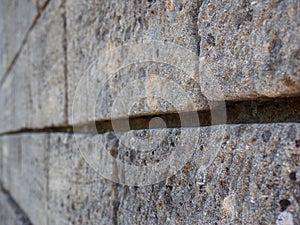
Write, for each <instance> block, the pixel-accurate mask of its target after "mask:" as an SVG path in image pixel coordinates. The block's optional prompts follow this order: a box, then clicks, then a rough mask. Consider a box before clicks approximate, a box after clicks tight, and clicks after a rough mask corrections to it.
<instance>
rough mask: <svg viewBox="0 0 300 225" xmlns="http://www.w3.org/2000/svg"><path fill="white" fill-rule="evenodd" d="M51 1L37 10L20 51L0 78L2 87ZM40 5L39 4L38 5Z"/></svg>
mask: <svg viewBox="0 0 300 225" xmlns="http://www.w3.org/2000/svg"><path fill="white" fill-rule="evenodd" d="M49 2H50V0H47V1H46V2H45V3H44V5H42V6H41V7H40V8H39V9H38V11H37V14H36V15H35V17H34V19H33V21H32V23H31V25H30V27H29V29H28V31H27V32H26V34H25V36H24V38H23V41H22V42H21V46H20V48H19V49H18V51H17V52H16V54H15V56H14V57H13V59H12V61H11V62H10V64H9V66H8V67H7V69H6V72H5V73H4V76H3V77H2V79H1V80H0V88H1V87H2V85H3V84H4V82H5V80H6V79H7V77H8V75H9V73H10V72H11V70H12V68H13V66H14V65H15V63H16V61H17V60H18V58H19V56H20V54H21V53H22V51H23V48H24V46H25V44H26V42H27V40H28V37H29V35H30V33H31V31H32V30H33V28H34V27H35V25H36V24H37V22H38V20H39V18H40V17H41V15H42V13H43V11H44V10H45V9H46V8H47V6H48V5H49ZM37 7H38V6H37Z"/></svg>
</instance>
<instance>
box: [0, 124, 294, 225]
mask: <svg viewBox="0 0 300 225" xmlns="http://www.w3.org/2000/svg"><path fill="white" fill-rule="evenodd" d="M225 128H226V134H225V136H223V137H222V136H221V135H220V134H219V133H218V132H215V133H214V132H213V131H214V130H212V129H215V128H214V127H210V128H190V133H191V134H193V133H195V129H200V130H201V131H200V136H199V142H198V144H197V146H196V147H195V149H194V151H195V152H194V155H193V157H192V158H191V160H190V161H189V162H188V163H187V164H186V165H185V166H184V167H183V168H182V169H181V170H180V171H179V172H178V173H177V174H176V175H174V176H172V177H170V178H169V179H167V180H166V181H163V182H160V183H158V184H154V185H151V186H144V187H143V186H142V187H128V186H123V185H117V184H113V183H112V182H110V181H107V180H105V179H103V178H100V177H99V176H98V175H97V174H96V173H95V172H94V171H93V169H92V168H91V167H89V166H88V164H87V163H86V161H85V160H84V159H83V158H82V157H81V156H80V152H79V151H78V149H77V147H80V148H81V151H82V150H84V149H82V148H86V149H87V150H93V147H95V146H97V145H96V144H97V140H98V142H100V145H101V146H104V150H105V151H109V152H110V154H111V156H112V157H116V158H119V159H120V160H122V159H125V158H124V157H127V161H125V162H126V163H143V162H144V163H145V162H146V163H155V162H156V153H155V154H154V156H153V157H152V158H151V157H150V158H139V157H135V156H137V154H134V155H132V153H129V154H128V153H126V148H124V147H122V146H121V145H120V146H119V147H117V148H116V149H114V150H112V147H116V146H115V144H116V142H117V139H116V136H115V135H109V134H100V135H99V137H98V139H97V138H96V139H93V140H94V142H89V141H90V140H92V139H89V135H88V134H85V135H84V134H82V136H81V138H79V139H76V141H75V140H74V139H73V138H72V137H71V136H70V135H64V134H50V135H47V134H43V135H37V134H28V135H25V134H24V135H16V136H6V137H1V141H2V145H1V151H2V154H3V153H4V154H3V155H4V156H3V159H4V165H3V166H4V167H3V172H4V177H3V178H2V182H3V183H4V186H5V187H6V188H7V190H9V191H11V193H12V196H13V197H14V198H15V199H16V201H17V202H18V203H19V204H20V205H21V207H22V208H23V209H24V211H25V212H26V213H27V214H28V216H29V218H30V219H31V220H32V222H33V223H34V224H43V223H36V222H35V221H38V220H37V218H34V217H33V215H35V212H34V210H31V209H30V208H28V207H26V205H27V204H28V202H32V200H33V199H34V200H36V201H40V202H36V203H35V204H34V205H36V206H39V210H42V209H44V208H45V207H46V206H47V207H46V208H47V213H46V214H44V215H47V216H48V219H49V221H51V224H69V223H74V224H85V223H90V224H94V223H96V224H107V223H115V224H116V223H119V224H139V223H140V224H161V223H166V224H215V223H217V224H276V221H277V222H278V221H279V219H280V218H282V216H283V215H282V211H285V212H287V214H288V215H289V217H290V219H292V221H293V222H294V224H298V223H299V221H300V218H299V215H300V213H299V212H300V205H299V204H300V195H299V193H300V192H299V190H300V183H299V176H300V167H299V163H300V148H299V146H300V132H299V131H300V129H299V124H297V123H282V124H253V125H234V126H225ZM210 131H212V133H210ZM132 132H133V133H135V134H136V135H139V134H143V132H144V131H132ZM157 132H159V131H157ZM172 135H177V133H176V129H173V130H172V132H170V136H172ZM140 137H143V136H140ZM174 137H175V136H174ZM144 138H145V139H147V138H148V137H147V135H146V136H144ZM169 138H171V139H172V137H169ZM184 138H185V139H187V140H188V138H189V136H187V137H184ZM171 139H170V140H171ZM211 139H212V140H213V143H215V145H217V146H218V145H219V146H220V148H218V149H217V151H213V149H211V148H208V146H209V145H208V143H209V142H208V141H209V140H211ZM175 144H176V143H175ZM173 145H174V142H173V144H172V142H162V146H161V147H160V148H159V149H157V150H156V151H157V154H158V155H159V154H160V152H161V150H166V151H167V152H168V151H172V146H173ZM20 149H21V150H20ZM211 151H213V152H211ZM20 152H21V154H20ZM20 155H21V157H20ZM122 155H123V158H122V157H121V156H122ZM206 156H211V157H206ZM30 159H31V160H30ZM157 159H158V160H159V158H157ZM128 160H129V161H128ZM130 160H132V161H130ZM143 160H144V161H143ZM20 161H21V163H20ZM19 165H22V171H23V172H22V171H21V170H19V169H18V167H20V166H19ZM204 165H205V166H204ZM103 166H107V167H108V168H112V169H114V167H113V165H103ZM42 168H45V171H46V173H45V171H44V170H43V169H42ZM33 169H34V170H33ZM33 171H35V172H33ZM112 172H115V171H112ZM45 183H47V184H48V188H47V189H45V190H44V188H43V187H44V185H45ZM35 184H36V185H35ZM20 186H24V189H23V190H24V193H23V192H22V194H21V193H19V192H20V190H19V189H18V187H20ZM42 190H44V191H43V192H42ZM25 193H32V194H29V195H27V196H26V194H25ZM24 195H25V197H22V196H24ZM37 196H38V197H37ZM43 196H48V197H47V198H46V199H45V198H44V197H43ZM26 210H27V211H26Z"/></svg>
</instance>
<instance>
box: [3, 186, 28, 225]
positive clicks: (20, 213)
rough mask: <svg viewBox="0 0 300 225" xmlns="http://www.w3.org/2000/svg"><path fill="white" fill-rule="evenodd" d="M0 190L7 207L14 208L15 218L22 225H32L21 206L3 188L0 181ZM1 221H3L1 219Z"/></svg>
mask: <svg viewBox="0 0 300 225" xmlns="http://www.w3.org/2000/svg"><path fill="white" fill-rule="evenodd" d="M0 191H1V192H2V193H3V194H4V195H5V197H6V200H7V202H8V204H9V206H8V207H11V208H13V209H15V213H16V216H17V219H18V220H19V221H20V222H21V223H22V224H23V225H32V223H31V221H30V220H29V217H28V216H27V215H26V213H25V212H24V211H23V210H22V208H21V207H20V206H19V205H18V203H17V202H16V201H15V200H14V199H13V198H12V196H11V195H10V193H9V192H8V191H7V190H5V189H4V187H3V185H2V184H1V183H0ZM2 222H3V221H2Z"/></svg>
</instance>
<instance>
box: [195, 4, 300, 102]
mask: <svg viewBox="0 0 300 225" xmlns="http://www.w3.org/2000/svg"><path fill="white" fill-rule="evenodd" d="M299 8H300V3H299V1H294V0H288V1H273V0H268V1H246V0H243V1H239V0H235V1H217V0H213V1H203V3H202V5H201V7H200V9H199V16H198V27H199V35H200V37H201V42H200V64H201V68H202V70H201V73H202V74H201V76H203V77H202V84H203V87H204V88H203V90H204V91H205V93H204V94H205V95H206V96H210V98H211V99H216V100H217V99H220V98H222V99H223V98H225V99H228V100H237V99H247V98H248V99H249V98H257V97H278V96H293V95H298V96H299V94H300V72H299V65H300V61H299V60H300V48H299V43H300V32H299V30H300V13H299ZM212 78H214V79H216V83H217V84H219V85H220V86H221V89H222V93H223V96H222V95H221V96H220V95H218V94H214V90H213V89H212V88H211V85H212V84H213V85H215V84H214V83H212V82H211V80H212Z"/></svg>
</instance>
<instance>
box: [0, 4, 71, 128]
mask: <svg viewBox="0 0 300 225" xmlns="http://www.w3.org/2000/svg"><path fill="white" fill-rule="evenodd" d="M61 13H62V9H61V1H60V0H54V1H51V2H50V3H49V7H48V8H47V11H45V12H44V13H43V14H42V15H41V17H40V18H39V20H38V21H37V23H36V25H35V27H34V28H33V29H32V31H31V32H30V34H29V36H28V40H27V42H26V44H25V45H24V47H23V50H22V51H21V53H20V55H19V57H18V60H17V61H16V62H15V64H14V65H13V67H12V69H11V72H10V73H9V74H8V77H7V78H6V80H5V82H4V83H3V85H2V87H1V89H0V96H1V97H0V105H1V108H2V109H4V110H1V112H0V118H1V119H0V120H1V122H0V132H2V133H3V132H8V131H15V130H20V129H25V128H40V127H47V126H52V125H58V124H63V123H66V112H65V111H66V110H65V104H66V93H65V89H66V88H65V74H64V68H65V57H64V56H65V54H64V46H63V43H64V41H63V40H64V39H63V36H64V25H63V24H64V21H63V16H62V14H61Z"/></svg>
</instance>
